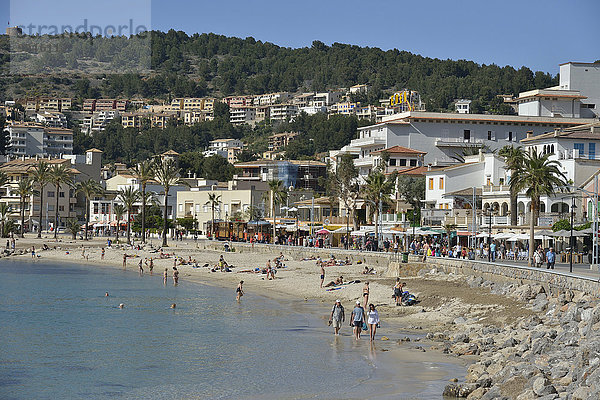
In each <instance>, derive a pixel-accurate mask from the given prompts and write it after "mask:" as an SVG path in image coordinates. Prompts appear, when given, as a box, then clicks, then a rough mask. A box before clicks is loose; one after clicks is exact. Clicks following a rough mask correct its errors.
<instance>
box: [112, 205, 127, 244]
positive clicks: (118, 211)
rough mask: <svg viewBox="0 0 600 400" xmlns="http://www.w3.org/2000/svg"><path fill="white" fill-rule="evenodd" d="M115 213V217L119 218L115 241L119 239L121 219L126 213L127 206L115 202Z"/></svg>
mask: <svg viewBox="0 0 600 400" xmlns="http://www.w3.org/2000/svg"><path fill="white" fill-rule="evenodd" d="M113 213H114V214H115V218H116V219H117V230H116V232H115V242H118V241H119V228H120V226H119V221H121V219H122V218H123V215H124V214H125V207H124V206H123V204H115V205H114V207H113Z"/></svg>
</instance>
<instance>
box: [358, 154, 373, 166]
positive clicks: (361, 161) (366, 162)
mask: <svg viewBox="0 0 600 400" xmlns="http://www.w3.org/2000/svg"><path fill="white" fill-rule="evenodd" d="M354 165H355V166H356V167H372V166H373V157H371V156H366V157H361V158H357V159H355V160H354Z"/></svg>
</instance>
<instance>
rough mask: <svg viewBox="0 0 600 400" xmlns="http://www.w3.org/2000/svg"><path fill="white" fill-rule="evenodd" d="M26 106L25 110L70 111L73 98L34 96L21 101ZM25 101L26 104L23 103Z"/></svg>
mask: <svg viewBox="0 0 600 400" xmlns="http://www.w3.org/2000/svg"><path fill="white" fill-rule="evenodd" d="M19 102H20V103H22V105H23V106H24V108H25V111H31V112H33V111H36V112H37V111H56V112H62V111H69V110H70V109H71V99H70V98H61V97H33V98H27V99H25V101H19ZM23 103H24V104H23Z"/></svg>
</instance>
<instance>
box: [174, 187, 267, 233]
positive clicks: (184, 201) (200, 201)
mask: <svg viewBox="0 0 600 400" xmlns="http://www.w3.org/2000/svg"><path fill="white" fill-rule="evenodd" d="M267 192H268V187H267V184H266V183H262V182H236V181H230V182H227V185H213V186H208V187H204V188H191V189H189V190H182V191H179V192H177V215H176V217H177V218H195V219H196V220H197V221H198V227H199V229H200V230H202V231H204V232H206V231H207V230H208V226H209V222H210V221H211V219H212V218H213V212H212V209H211V207H210V206H209V205H208V196H209V195H210V194H216V195H217V196H220V197H219V200H220V204H219V205H218V206H217V208H216V210H215V215H214V218H215V219H216V220H227V219H229V217H232V216H235V215H239V214H240V213H246V212H247V211H248V209H249V208H250V207H258V208H261V209H263V210H265V209H266V208H268V204H267V205H265V194H266V193H267Z"/></svg>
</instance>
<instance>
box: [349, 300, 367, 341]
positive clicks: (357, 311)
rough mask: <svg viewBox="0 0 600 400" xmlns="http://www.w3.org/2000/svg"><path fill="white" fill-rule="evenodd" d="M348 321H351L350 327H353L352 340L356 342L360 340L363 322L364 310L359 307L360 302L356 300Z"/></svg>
mask: <svg viewBox="0 0 600 400" xmlns="http://www.w3.org/2000/svg"><path fill="white" fill-rule="evenodd" d="M350 319H351V321H352V326H353V327H354V338H355V339H356V340H358V339H360V333H361V331H362V326H363V322H364V320H365V310H364V308H362V307H361V305H360V300H356V306H354V310H352V314H351V315H350Z"/></svg>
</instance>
